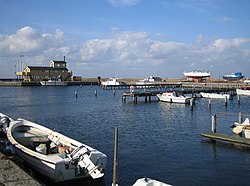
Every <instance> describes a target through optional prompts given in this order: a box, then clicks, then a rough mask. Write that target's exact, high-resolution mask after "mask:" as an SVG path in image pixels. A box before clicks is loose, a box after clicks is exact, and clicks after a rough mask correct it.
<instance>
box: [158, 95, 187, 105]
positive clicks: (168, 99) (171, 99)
mask: <svg viewBox="0 0 250 186" xmlns="http://www.w3.org/2000/svg"><path fill="white" fill-rule="evenodd" d="M157 97H158V98H159V100H160V101H163V102H168V103H181V104H189V103H190V99H191V98H189V97H184V96H181V97H175V96H172V95H168V94H166V93H163V94H157Z"/></svg>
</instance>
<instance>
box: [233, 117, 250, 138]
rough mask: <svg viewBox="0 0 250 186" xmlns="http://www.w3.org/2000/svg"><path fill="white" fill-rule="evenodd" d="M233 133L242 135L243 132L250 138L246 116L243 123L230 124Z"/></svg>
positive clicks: (248, 121)
mask: <svg viewBox="0 0 250 186" xmlns="http://www.w3.org/2000/svg"><path fill="white" fill-rule="evenodd" d="M231 128H232V131H233V133H235V134H239V135H242V134H244V137H245V138H250V120H249V118H246V119H245V121H244V122H243V123H238V122H234V124H233V125H232V126H231Z"/></svg>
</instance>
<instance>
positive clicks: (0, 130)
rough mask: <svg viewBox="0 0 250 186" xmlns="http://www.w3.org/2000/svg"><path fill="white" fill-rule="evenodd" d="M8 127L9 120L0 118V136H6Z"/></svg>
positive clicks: (4, 117)
mask: <svg viewBox="0 0 250 186" xmlns="http://www.w3.org/2000/svg"><path fill="white" fill-rule="evenodd" d="M9 126H10V118H8V117H7V116H3V117H0V134H1V135H2V134H4V135H6V133H7V129H8V128H9Z"/></svg>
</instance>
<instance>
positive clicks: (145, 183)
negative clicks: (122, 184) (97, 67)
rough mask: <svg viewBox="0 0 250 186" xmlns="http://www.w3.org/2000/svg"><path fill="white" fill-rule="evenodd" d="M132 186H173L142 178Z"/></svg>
mask: <svg viewBox="0 0 250 186" xmlns="http://www.w3.org/2000/svg"><path fill="white" fill-rule="evenodd" d="M132 186H171V185H169V184H167V183H164V182H161V181H158V180H154V179H151V178H140V179H138V180H136V182H135V183H134V184H133V185H132Z"/></svg>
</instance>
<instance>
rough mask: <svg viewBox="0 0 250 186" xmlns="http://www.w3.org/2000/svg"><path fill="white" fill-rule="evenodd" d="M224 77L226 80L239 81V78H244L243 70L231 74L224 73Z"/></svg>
mask: <svg viewBox="0 0 250 186" xmlns="http://www.w3.org/2000/svg"><path fill="white" fill-rule="evenodd" d="M222 77H223V79H225V80H226V81H238V80H240V79H242V78H244V76H243V75H242V73H241V72H235V73H232V74H229V75H224V76H222Z"/></svg>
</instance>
